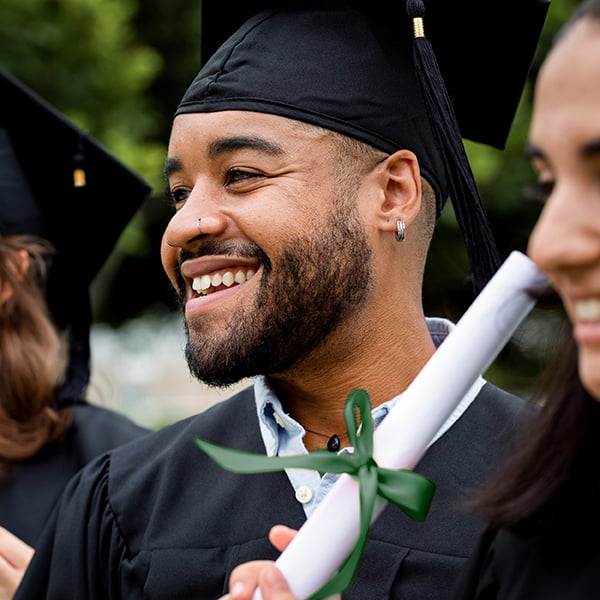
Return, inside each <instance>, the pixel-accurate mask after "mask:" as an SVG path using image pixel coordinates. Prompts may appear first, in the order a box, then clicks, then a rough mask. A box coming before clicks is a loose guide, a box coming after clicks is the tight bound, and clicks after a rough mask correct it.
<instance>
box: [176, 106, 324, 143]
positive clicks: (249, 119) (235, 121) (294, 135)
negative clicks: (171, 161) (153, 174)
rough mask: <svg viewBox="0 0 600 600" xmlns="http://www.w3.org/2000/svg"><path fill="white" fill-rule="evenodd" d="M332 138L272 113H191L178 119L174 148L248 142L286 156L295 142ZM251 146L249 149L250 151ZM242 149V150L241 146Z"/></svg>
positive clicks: (294, 120)
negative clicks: (184, 145) (236, 141)
mask: <svg viewBox="0 0 600 600" xmlns="http://www.w3.org/2000/svg"><path fill="white" fill-rule="evenodd" d="M329 137H331V132H330V131H328V130H326V129H324V128H322V127H318V126H316V125H312V124H309V123H304V122H302V121H298V120H296V119H290V118H288V117H282V116H280V115H272V114H269V113H261V112H253V111H240V110H225V111H220V112H210V113H188V114H181V115H178V116H177V117H175V120H174V121H173V128H172V132H171V140H170V144H169V145H170V147H171V148H172V147H173V146H175V145H178V144H179V143H180V142H182V143H186V142H193V143H196V144H203V145H205V146H207V147H209V148H211V147H215V146H222V145H223V144H225V143H228V142H227V140H230V142H229V143H234V140H236V139H240V140H242V139H246V140H248V143H249V144H250V146H255V147H256V148H257V149H261V145H262V146H263V148H262V149H263V150H264V151H265V152H270V153H276V152H283V151H284V149H285V148H286V147H287V146H288V145H289V144H290V143H293V142H295V141H299V140H306V141H318V140H324V139H326V138H329ZM250 146H248V147H250ZM240 147H241V146H240Z"/></svg>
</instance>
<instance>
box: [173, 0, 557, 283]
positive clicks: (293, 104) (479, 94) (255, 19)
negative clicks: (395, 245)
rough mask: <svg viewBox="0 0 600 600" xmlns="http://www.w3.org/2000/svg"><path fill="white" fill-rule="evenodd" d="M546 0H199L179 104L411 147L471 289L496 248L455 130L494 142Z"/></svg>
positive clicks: (488, 272)
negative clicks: (194, 61) (195, 52)
mask: <svg viewBox="0 0 600 600" xmlns="http://www.w3.org/2000/svg"><path fill="white" fill-rule="evenodd" d="M548 3H549V0H503V1H501V2H491V1H490V2H484V1H482V0H457V1H454V2H452V1H450V0H425V1H424V0H405V1H400V2H397V3H395V4H394V5H392V6H388V7H386V8H385V10H383V9H382V7H381V6H379V5H377V4H376V3H374V2H366V1H364V0H362V1H357V0H354V1H353V0H348V1H347V2H344V3H333V2H312V3H311V2H284V1H280V2H277V1H275V2H274V1H271V2H269V1H268V0H263V1H260V0H254V1H250V2H246V3H244V4H243V5H241V6H240V7H239V8H238V9H236V11H233V12H232V11H231V10H230V9H229V8H227V6H226V5H224V3H222V2H216V1H215V0H203V2H202V58H203V63H204V66H203V68H202V69H201V71H200V73H199V74H198V75H197V77H196V78H195V80H194V81H193V82H192V84H191V85H190V87H189V88H188V90H187V92H186V93H185V95H184V97H183V99H182V101H181V103H180V105H179V107H178V108H177V111H176V114H181V113H186V112H213V111H220V110H252V111H259V112H268V113H272V114H276V115H281V116H285V117H290V118H295V119H298V120H303V121H307V122H309V123H313V124H315V125H320V126H323V127H326V128H329V129H332V130H334V131H337V132H339V133H343V134H346V135H349V136H351V137H354V138H356V139H359V140H362V141H364V142H367V143H370V144H372V145H373V146H375V147H377V148H379V149H381V150H383V151H385V152H388V153H392V152H394V151H396V150H398V149H399V148H407V149H410V150H412V151H413V152H415V154H416V155H417V157H418V159H419V163H420V166H421V171H422V174H423V176H424V177H425V178H426V179H427V180H428V181H429V183H430V184H431V185H432V187H433V189H434V191H435V192H436V197H437V201H438V214H439V213H440V212H441V210H442V208H443V206H444V204H445V201H446V199H447V198H448V196H450V197H451V199H452V204H453V208H454V211H455V214H456V217H457V220H458V223H459V226H460V228H461V231H462V233H463V237H464V238H465V243H466V246H467V253H468V255H469V260H470V262H471V269H472V271H473V278H474V289H475V292H476V293H478V292H479V291H480V290H481V288H482V287H483V285H485V283H486V282H487V280H488V279H489V278H490V277H491V276H492V275H493V273H494V272H495V270H496V269H497V267H498V266H499V264H500V261H499V257H498V253H497V250H496V246H495V243H494V240H493V237H492V234H491V229H490V226H489V223H488V221H487V217H486V215H485V211H484V209H483V205H482V203H481V200H480V198H479V193H478V190H477V186H476V184H475V181H474V179H473V175H472V172H471V169H470V166H469V164H468V161H467V157H466V153H465V150H464V147H463V144H462V138H463V137H464V138H468V139H471V140H473V141H476V142H480V143H484V144H489V145H492V146H494V147H497V148H503V147H504V144H505V142H506V138H507V136H508V132H509V130H510V127H511V125H512V121H513V118H514V115H515V112H516V110H517V107H518V104H519V100H520V98H521V94H522V91H523V88H524V86H525V83H526V79H527V74H528V71H529V68H530V65H531V62H532V60H533V56H534V54H535V49H536V47H537V43H538V40H539V36H540V34H541V30H542V27H543V24H544V21H545V17H546V13H547V10H548ZM246 19H248V20H246Z"/></svg>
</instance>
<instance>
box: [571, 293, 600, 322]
mask: <svg viewBox="0 0 600 600" xmlns="http://www.w3.org/2000/svg"><path fill="white" fill-rule="evenodd" d="M573 312H574V313H575V318H576V319H579V320H581V321H598V320H600V300H599V299H596V298H590V299H588V300H578V301H577V302H575V303H574V304H573Z"/></svg>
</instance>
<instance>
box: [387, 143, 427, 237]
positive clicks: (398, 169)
mask: <svg viewBox="0 0 600 600" xmlns="http://www.w3.org/2000/svg"><path fill="white" fill-rule="evenodd" d="M380 166H381V168H382V169H383V171H382V175H383V177H384V183H385V189H384V197H383V201H382V203H381V206H380V207H379V217H380V219H379V221H380V223H379V225H380V229H381V231H389V232H392V233H394V232H395V231H396V223H397V222H398V221H404V224H405V225H410V223H412V222H413V221H414V220H415V218H416V217H417V215H418V214H419V211H420V210H421V197H422V189H421V171H420V169H419V162H418V160H417V157H416V156H415V154H414V153H413V152H411V151H410V150H398V151H397V152H394V154H392V155H390V156H388V157H387V159H386V160H385V161H383V162H382V163H381V165H380Z"/></svg>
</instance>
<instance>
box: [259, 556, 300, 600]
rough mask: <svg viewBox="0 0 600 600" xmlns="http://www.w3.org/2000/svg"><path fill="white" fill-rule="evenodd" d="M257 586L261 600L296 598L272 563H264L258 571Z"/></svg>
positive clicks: (291, 599) (289, 599) (290, 599)
mask: <svg viewBox="0 0 600 600" xmlns="http://www.w3.org/2000/svg"><path fill="white" fill-rule="evenodd" d="M259 587H260V592H261V594H262V598H263V600H297V599H296V596H294V594H292V592H291V591H290V587H289V585H288V582H287V581H286V579H285V577H284V576H283V573H282V572H281V571H280V570H279V569H278V568H277V567H276V566H275V564H274V563H270V564H268V565H266V566H265V567H264V568H263V569H262V571H261V572H260V573H259Z"/></svg>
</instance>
